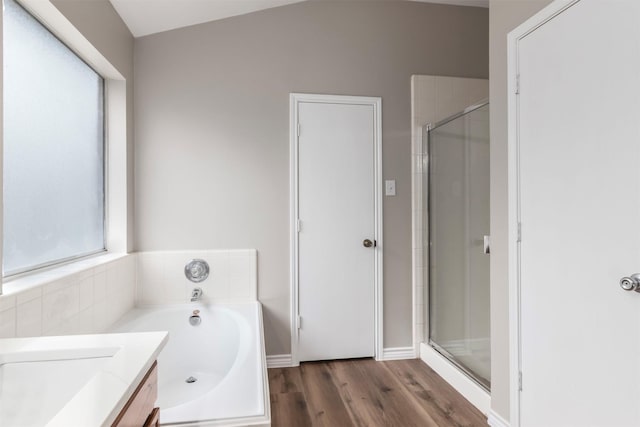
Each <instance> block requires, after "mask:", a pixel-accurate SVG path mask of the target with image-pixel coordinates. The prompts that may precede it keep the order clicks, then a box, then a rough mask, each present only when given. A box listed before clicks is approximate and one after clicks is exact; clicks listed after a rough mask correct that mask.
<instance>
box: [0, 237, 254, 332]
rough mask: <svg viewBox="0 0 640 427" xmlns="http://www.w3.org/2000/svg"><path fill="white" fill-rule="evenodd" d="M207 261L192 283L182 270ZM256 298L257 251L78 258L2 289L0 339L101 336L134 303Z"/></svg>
mask: <svg viewBox="0 0 640 427" xmlns="http://www.w3.org/2000/svg"><path fill="white" fill-rule="evenodd" d="M193 258H201V259H204V260H206V261H207V262H208V263H209V267H210V273H209V277H208V278H207V280H205V281H204V282H201V283H197V284H196V283H191V282H190V281H188V280H187V278H186V277H185V276H184V266H185V265H186V264H187V263H188V262H189V261H190V260H191V259H193ZM195 287H199V288H202V290H203V297H202V300H203V301H215V302H224V301H238V300H256V299H257V251H256V250H255V249H246V250H209V251H202V250H198V251H167V252H140V253H136V254H129V255H121V256H113V255H110V256H108V258H107V259H106V261H105V262H103V263H100V264H97V263H96V262H95V261H94V262H93V263H91V262H86V261H83V262H81V263H79V265H74V266H64V267H61V268H60V269H59V270H58V269H56V270H52V271H48V272H45V273H39V274H35V275H32V276H27V277H24V278H20V279H16V280H15V281H10V282H9V283H7V284H5V292H6V293H5V295H0V338H9V337H14V336H20V337H30V336H41V335H72V334H90V333H100V332H103V331H104V330H106V329H107V328H108V327H109V326H110V325H111V324H112V323H114V322H115V321H117V320H118V319H119V318H120V317H121V316H122V315H124V314H125V313H126V312H128V311H129V310H131V309H132V308H133V307H134V306H135V305H136V303H137V304H139V305H161V304H171V303H180V302H188V301H189V299H190V294H191V290H192V289H193V288H195Z"/></svg>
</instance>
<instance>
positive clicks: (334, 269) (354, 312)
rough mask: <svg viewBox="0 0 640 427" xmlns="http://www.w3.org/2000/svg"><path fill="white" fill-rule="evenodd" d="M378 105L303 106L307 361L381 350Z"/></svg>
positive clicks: (301, 260)
mask: <svg viewBox="0 0 640 427" xmlns="http://www.w3.org/2000/svg"><path fill="white" fill-rule="evenodd" d="M375 120H376V118H375V110H374V106H372V105H362V104H350V103H330V102H301V103H299V104H298V122H299V137H298V209H299V219H300V231H299V233H298V248H299V250H298V283H299V285H298V290H299V291H298V292H299V294H298V296H299V314H300V329H299V341H298V358H299V360H300V361H308V360H327V359H343V358H354V357H368V356H373V355H374V271H375V270H374V268H375V251H376V248H375V247H374V246H373V245H372V246H371V247H365V246H364V244H363V242H364V241H365V240H367V239H368V240H370V241H371V242H374V241H375V216H374V214H375V209H374V208H375V193H374V188H375V187H374V147H375V146H374V137H375V132H376V128H375V124H376V122H375Z"/></svg>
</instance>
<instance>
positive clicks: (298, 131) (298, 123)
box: [298, 123, 300, 138]
mask: <svg viewBox="0 0 640 427" xmlns="http://www.w3.org/2000/svg"><path fill="white" fill-rule="evenodd" d="M298 138H300V123H298Z"/></svg>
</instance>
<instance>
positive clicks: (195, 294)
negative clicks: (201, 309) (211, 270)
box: [191, 288, 202, 302]
mask: <svg viewBox="0 0 640 427" xmlns="http://www.w3.org/2000/svg"><path fill="white" fill-rule="evenodd" d="M200 297H202V289H201V288H194V289H193V290H192V291H191V302H195V301H198V300H199V299H200Z"/></svg>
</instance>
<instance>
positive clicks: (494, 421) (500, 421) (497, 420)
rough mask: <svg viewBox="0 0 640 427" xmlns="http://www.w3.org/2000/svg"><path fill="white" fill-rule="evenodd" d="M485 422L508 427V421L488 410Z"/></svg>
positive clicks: (498, 426)
mask: <svg viewBox="0 0 640 427" xmlns="http://www.w3.org/2000/svg"><path fill="white" fill-rule="evenodd" d="M487 424H489V425H490V426H491V427H509V422H508V421H507V420H505V419H504V418H502V417H501V416H500V415H498V414H496V413H495V412H493V411H491V412H489V417H488V418H487Z"/></svg>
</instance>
